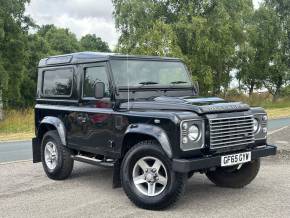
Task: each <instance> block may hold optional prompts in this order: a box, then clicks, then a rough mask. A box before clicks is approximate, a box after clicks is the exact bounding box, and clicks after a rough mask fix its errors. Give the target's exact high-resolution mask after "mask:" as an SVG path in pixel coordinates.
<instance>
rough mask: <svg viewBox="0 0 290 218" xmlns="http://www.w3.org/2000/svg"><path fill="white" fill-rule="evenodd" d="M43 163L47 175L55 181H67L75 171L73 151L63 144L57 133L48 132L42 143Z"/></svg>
mask: <svg viewBox="0 0 290 218" xmlns="http://www.w3.org/2000/svg"><path fill="white" fill-rule="evenodd" d="M41 161H42V166H43V169H44V171H45V173H46V175H47V176H48V177H49V178H51V179H54V180H62V179H66V178H67V177H69V176H70V174H71V172H72V169H73V163H74V161H73V159H72V158H71V151H70V150H69V149H68V148H66V147H64V146H63V145H62V144H61V141H60V138H59V135H58V133H57V131H55V130H53V131H48V132H47V133H46V134H45V135H44V136H43V140H42V143H41Z"/></svg>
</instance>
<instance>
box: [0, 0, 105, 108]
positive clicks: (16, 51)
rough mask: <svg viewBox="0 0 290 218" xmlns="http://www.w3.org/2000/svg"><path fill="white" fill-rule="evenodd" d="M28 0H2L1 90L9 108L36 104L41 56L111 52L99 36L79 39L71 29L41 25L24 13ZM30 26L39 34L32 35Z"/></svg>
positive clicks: (0, 11)
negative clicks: (96, 51) (94, 51)
mask: <svg viewBox="0 0 290 218" xmlns="http://www.w3.org/2000/svg"><path fill="white" fill-rule="evenodd" d="M28 2H29V0H8V1H3V0H0V3H1V8H0V93H1V92H2V93H3V94H2V95H3V96H2V99H3V103H4V107H5V108H7V107H10V108H19V107H20V108H26V107H29V106H32V105H33V104H34V98H35V90H36V81H37V65H38V62H39V60H40V59H41V58H44V57H47V56H50V55H57V54H65V53H71V52H77V51H82V50H98V51H104V52H108V51H110V50H109V47H108V44H107V43H106V42H104V41H102V40H101V38H99V37H96V36H95V35H86V36H84V37H83V38H82V39H81V40H80V41H78V40H77V38H76V36H75V34H73V33H71V32H70V31H69V30H68V29H63V28H57V27H55V26H54V25H44V26H41V27H38V26H37V25H35V24H34V23H33V21H32V20H31V19H30V18H29V17H27V16H25V15H24V9H25V4H26V3H28ZM29 28H34V29H35V30H36V33H34V34H29V33H28V29H29Z"/></svg>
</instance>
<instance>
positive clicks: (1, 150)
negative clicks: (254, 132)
mask: <svg viewBox="0 0 290 218" xmlns="http://www.w3.org/2000/svg"><path fill="white" fill-rule="evenodd" d="M285 126H290V118H283V119H276V120H269V124H268V129H269V131H270V132H271V131H274V130H277V129H279V128H281V127H285ZM31 158H32V148H31V141H18V142H0V163H1V162H7V161H17V160H27V159H31Z"/></svg>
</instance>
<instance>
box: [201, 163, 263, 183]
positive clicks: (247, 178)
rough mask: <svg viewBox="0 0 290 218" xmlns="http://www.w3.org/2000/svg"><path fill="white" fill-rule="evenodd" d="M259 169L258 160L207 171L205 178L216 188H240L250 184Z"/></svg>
mask: <svg viewBox="0 0 290 218" xmlns="http://www.w3.org/2000/svg"><path fill="white" fill-rule="evenodd" d="M259 169H260V159H256V160H253V161H251V162H248V163H244V164H240V165H236V166H232V167H219V168H217V169H216V170H215V171H208V172H207V173H206V176H207V177H208V178H209V180H210V181H212V182H213V183H214V184H216V185H217V186H221V187H229V188H242V187H244V186H246V185H248V184H249V183H251V182H252V181H253V180H254V178H255V177H256V176H257V174H258V172H259Z"/></svg>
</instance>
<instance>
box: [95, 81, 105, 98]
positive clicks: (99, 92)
mask: <svg viewBox="0 0 290 218" xmlns="http://www.w3.org/2000/svg"><path fill="white" fill-rule="evenodd" d="M103 97H105V83H103V82H96V84H95V98H103Z"/></svg>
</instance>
